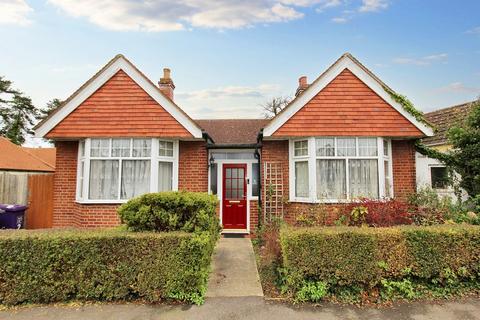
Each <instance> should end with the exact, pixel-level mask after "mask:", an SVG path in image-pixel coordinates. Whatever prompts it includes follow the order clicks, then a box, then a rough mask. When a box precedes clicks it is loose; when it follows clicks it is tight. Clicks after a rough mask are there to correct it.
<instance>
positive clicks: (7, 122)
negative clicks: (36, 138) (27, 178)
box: [0, 76, 38, 145]
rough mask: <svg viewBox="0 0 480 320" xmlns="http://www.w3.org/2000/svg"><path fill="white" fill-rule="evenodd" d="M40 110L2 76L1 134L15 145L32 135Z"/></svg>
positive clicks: (0, 97)
mask: <svg viewBox="0 0 480 320" xmlns="http://www.w3.org/2000/svg"><path fill="white" fill-rule="evenodd" d="M37 116H38V110H37V109H36V108H35V106H34V105H33V103H32V99H30V98H29V97H27V96H25V95H24V94H23V93H22V92H20V91H18V90H15V89H13V88H12V82H11V81H8V80H6V79H4V78H3V77H1V76H0V134H1V135H3V136H5V137H6V138H8V139H10V141H12V142H13V143H15V144H19V145H20V144H22V143H24V142H25V138H26V136H27V135H29V134H32V130H31V129H32V127H33V124H34V121H35V118H36V117H37Z"/></svg>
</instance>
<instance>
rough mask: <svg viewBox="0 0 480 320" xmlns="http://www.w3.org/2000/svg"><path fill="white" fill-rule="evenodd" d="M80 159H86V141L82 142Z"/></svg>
mask: <svg viewBox="0 0 480 320" xmlns="http://www.w3.org/2000/svg"><path fill="white" fill-rule="evenodd" d="M80 157H85V140H82V141H80Z"/></svg>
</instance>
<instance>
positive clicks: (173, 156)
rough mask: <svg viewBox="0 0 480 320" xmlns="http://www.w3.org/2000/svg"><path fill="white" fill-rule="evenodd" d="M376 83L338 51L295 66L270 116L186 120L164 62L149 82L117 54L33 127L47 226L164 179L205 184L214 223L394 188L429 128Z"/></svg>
mask: <svg viewBox="0 0 480 320" xmlns="http://www.w3.org/2000/svg"><path fill="white" fill-rule="evenodd" d="M387 88H388V87H387V86H386V85H385V84H384V83H383V82H382V81H381V80H380V79H379V78H377V77H376V76H375V75H373V74H372V73H371V72H370V71H369V70H368V69H367V68H365V67H364V66H363V65H362V64H361V63H360V62H359V61H357V60H356V59H355V58H354V57H353V56H351V55H350V54H344V55H342V56H341V57H340V58H339V59H338V60H337V61H336V62H335V63H334V64H333V65H332V66H331V67H329V68H328V69H327V70H326V71H325V72H323V73H322V74H321V75H320V76H319V77H318V78H317V79H316V80H315V81H313V82H312V83H311V84H308V83H307V78H306V77H301V78H300V79H299V87H298V89H297V91H296V97H295V99H293V100H292V101H291V102H290V104H289V105H288V106H287V107H286V108H285V109H284V110H283V111H282V112H281V113H280V114H278V115H277V116H276V117H274V118H273V119H271V120H262V119H237V120H230V119H228V120H226V119H225V120H193V119H192V118H190V117H189V116H188V115H187V114H186V113H185V112H184V111H182V109H181V108H180V107H179V106H178V105H176V104H175V102H174V89H175V85H174V83H173V81H172V79H171V77H170V70H168V69H164V75H163V77H162V78H161V79H160V81H159V82H158V84H154V83H153V82H151V81H150V80H149V79H147V78H146V77H145V75H144V74H142V73H141V72H140V71H139V70H138V69H137V68H136V67H135V66H134V65H133V64H132V63H131V62H129V61H128V60H127V59H126V58H125V57H124V56H122V55H118V56H116V57H115V58H114V59H113V60H111V61H110V62H109V63H108V64H107V65H106V66H105V67H103V68H102V69H101V70H100V71H99V72H98V73H97V74H96V75H94V76H93V77H92V78H91V79H90V80H88V81H87V82H86V83H85V84H84V85H83V86H82V87H80V89H78V90H77V91H76V92H75V93H74V94H73V95H72V96H70V97H69V98H68V99H67V100H66V101H65V102H64V104H63V105H62V106H61V107H60V108H58V109H57V110H56V111H55V112H53V113H52V114H51V115H50V116H49V117H48V118H46V119H45V120H44V121H42V122H41V123H40V124H39V125H37V127H36V128H35V131H36V135H37V136H38V137H46V138H48V139H52V140H54V141H55V145H56V148H57V162H56V173H55V184H54V191H55V192H54V193H55V200H54V222H53V223H54V226H56V227H65V226H78V227H98V226H112V225H117V224H118V223H119V218H118V215H117V213H116V209H117V207H118V206H119V204H121V203H123V202H125V201H127V200H128V199H130V198H132V197H134V196H137V195H140V194H143V193H147V192H157V191H165V190H188V191H202V192H210V193H213V194H216V195H217V196H218V198H219V200H220V205H219V208H218V211H219V215H220V220H221V223H222V226H223V228H224V231H225V232H242V233H248V232H250V231H252V230H253V229H255V228H256V226H257V225H258V219H259V211H260V210H259V208H261V211H262V212H263V213H264V214H266V215H270V216H271V215H276V216H280V217H283V218H284V219H287V220H289V219H291V218H292V217H293V216H294V215H295V214H296V212H298V211H299V210H304V209H305V208H306V207H308V206H312V205H315V204H317V203H329V204H331V205H335V204H336V203H340V202H348V201H351V200H354V199H357V198H359V197H370V198H391V197H397V198H405V197H407V195H409V194H410V193H412V192H415V188H416V184H415V149H414V140H415V139H418V138H423V137H426V136H431V135H432V130H431V129H430V128H429V127H427V126H426V125H425V124H423V123H421V122H419V121H417V120H416V119H415V117H413V116H412V115H410V114H409V113H408V112H407V111H405V110H404V109H403V107H402V106H401V105H400V104H398V103H397V102H395V101H394V100H393V99H392V98H391V96H390V94H389V93H388V92H387ZM232 115H234V111H232ZM260 204H261V205H260Z"/></svg>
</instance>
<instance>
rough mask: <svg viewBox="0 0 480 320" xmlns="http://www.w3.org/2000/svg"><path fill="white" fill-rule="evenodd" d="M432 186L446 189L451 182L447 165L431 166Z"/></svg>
mask: <svg viewBox="0 0 480 320" xmlns="http://www.w3.org/2000/svg"><path fill="white" fill-rule="evenodd" d="M430 175H431V178H432V188H434V189H446V188H447V187H448V184H449V177H448V170H447V168H446V167H431V168H430Z"/></svg>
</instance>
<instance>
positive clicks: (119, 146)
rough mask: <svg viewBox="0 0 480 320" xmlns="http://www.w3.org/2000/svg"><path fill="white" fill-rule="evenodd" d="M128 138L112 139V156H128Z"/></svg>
mask: <svg viewBox="0 0 480 320" xmlns="http://www.w3.org/2000/svg"><path fill="white" fill-rule="evenodd" d="M130 141H131V140H130V139H113V140H112V157H130Z"/></svg>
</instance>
